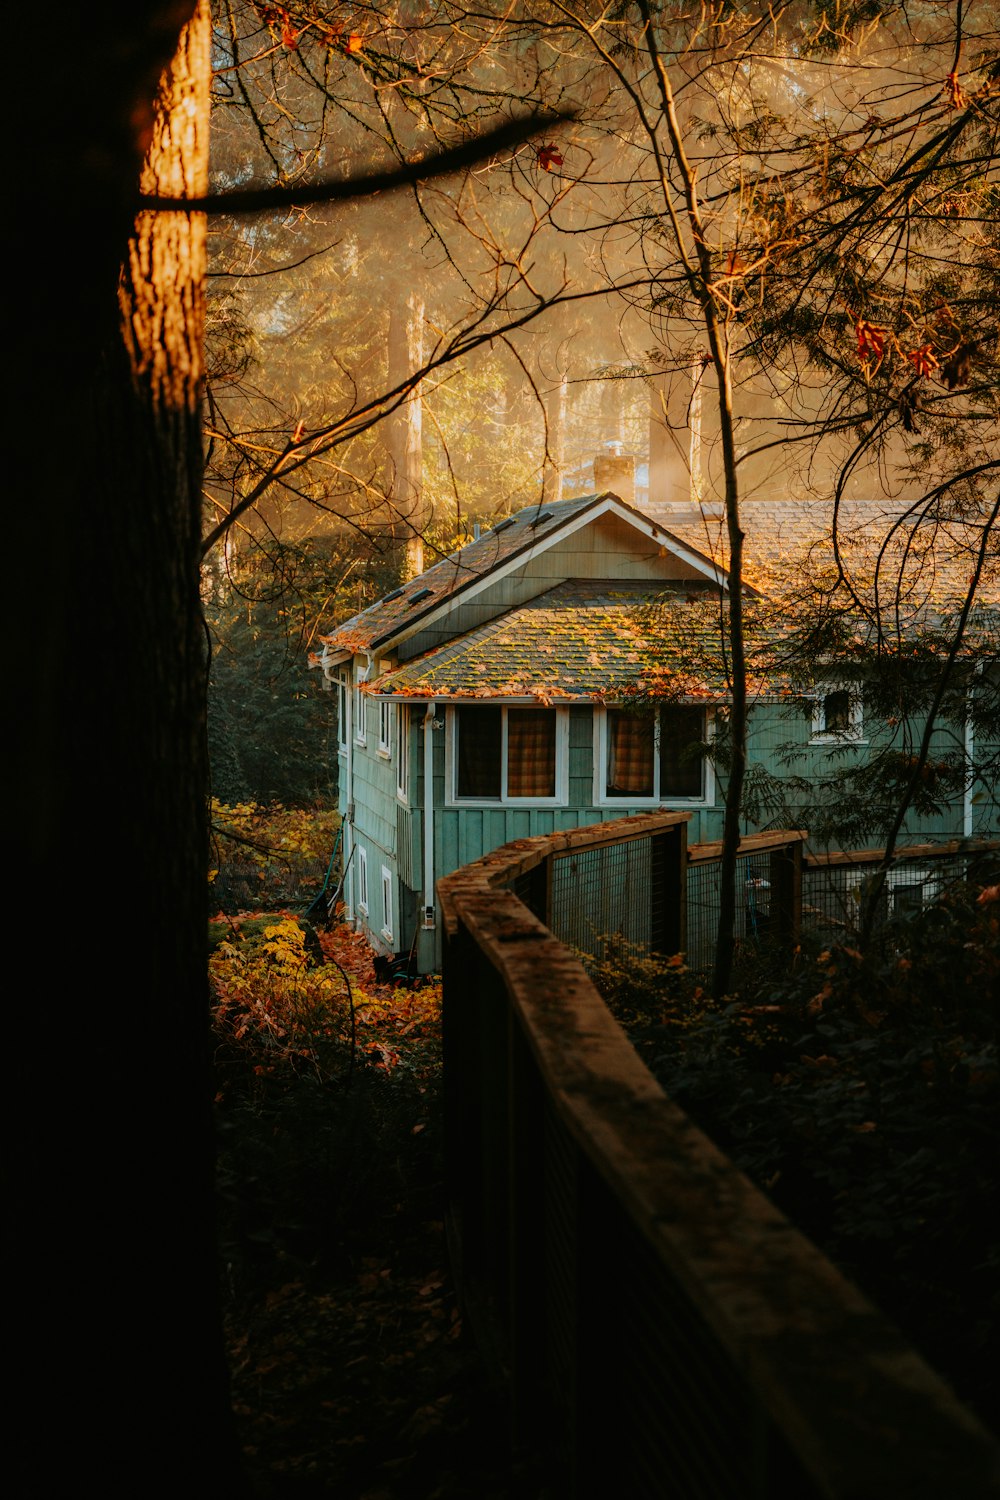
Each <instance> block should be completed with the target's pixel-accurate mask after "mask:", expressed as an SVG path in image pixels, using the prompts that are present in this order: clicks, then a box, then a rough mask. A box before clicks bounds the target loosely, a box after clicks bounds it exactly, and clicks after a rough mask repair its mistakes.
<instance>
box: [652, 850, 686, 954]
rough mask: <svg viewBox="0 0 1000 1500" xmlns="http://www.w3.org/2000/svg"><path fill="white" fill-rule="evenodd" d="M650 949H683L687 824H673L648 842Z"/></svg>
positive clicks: (684, 944) (658, 950) (664, 951)
mask: <svg viewBox="0 0 1000 1500" xmlns="http://www.w3.org/2000/svg"><path fill="white" fill-rule="evenodd" d="M649 842H650V883H649V902H650V913H649V916H650V922H649V926H650V941H649V946H650V950H651V952H653V953H683V952H684V951H685V949H686V948H687V824H686V823H677V824H675V826H674V827H673V828H667V829H666V830H665V831H664V832H663V833H657V834H654V835H653V837H652V838H651V839H650V841H649Z"/></svg>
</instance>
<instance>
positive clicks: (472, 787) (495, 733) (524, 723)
mask: <svg viewBox="0 0 1000 1500" xmlns="http://www.w3.org/2000/svg"><path fill="white" fill-rule="evenodd" d="M558 723H559V713H558V710H556V709H553V708H514V707H506V706H493V705H485V704H484V705H480V704H475V705H472V704H470V705H468V706H465V705H463V706H462V707H460V708H457V709H456V710H455V716H454V734H455V796H456V797H457V798H458V799H459V801H465V800H468V801H470V802H480V801H482V802H508V801H518V802H523V801H532V800H536V799H537V800H551V799H553V798H555V797H557V796H558V743H559V741H558Z"/></svg>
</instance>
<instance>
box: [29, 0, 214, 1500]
mask: <svg viewBox="0 0 1000 1500" xmlns="http://www.w3.org/2000/svg"><path fill="white" fill-rule="evenodd" d="M193 12H194V14H193V17H192V13H193ZM78 13H80V14H79V15H78ZM186 22H190V24H188V25H185V23H186ZM47 23H48V24H49V25H51V28H52V30H51V36H52V38H53V48H52V52H53V59H52V66H53V74H52V76H50V80H49V82H50V92H49V96H48V99H47V103H46V108H45V111H44V112H43V113H44V114H45V115H46V119H45V121H44V123H43V125H42V126H41V127H40V139H39V143H38V146H39V150H38V157H37V158H36V165H37V166H38V170H39V172H40V173H41V174H42V177H43V178H44V180H45V184H46V188H45V194H46V201H45V203H44V205H43V206H42V207H41V208H40V211H39V213H38V214H37V216H36V218H35V222H34V231H35V234H36V236H37V238H36V243H35V245H34V250H33V262H32V269H33V273H34V275H35V276H36V277H37V278H38V284H39V285H40V286H42V287H44V288H45V296H44V297H40V298H37V299H32V311H31V318H30V321H28V320H23V322H18V323H17V324H16V326H15V325H13V324H12V335H11V337H10V338H9V339H8V341H7V344H6V349H7V352H8V357H10V358H13V359H14V360H15V361H16V366H15V367H16V369H17V380H18V386H19V388H18V390H17V392H16V393H15V395H14V397H13V420H14V421H15V425H20V426H21V428H22V431H23V432H24V433H27V432H28V431H29V417H28V412H29V410H30V409H33V410H34V412H35V420H36V423H37V420H38V414H39V413H40V411H41V410H42V408H43V407H44V409H45V412H46V417H47V422H48V424H49V430H50V431H51V432H52V433H53V434H54V435H57V437H56V438H54V439H53V441H51V442H50V444H49V454H50V456H47V457H46V456H44V455H41V452H40V449H39V447H38V446H37V445H36V447H35V452H34V454H33V455H32V468H33V470H34V474H33V480H34V483H33V484H32V485H31V488H30V489H29V488H27V487H25V488H23V489H21V490H20V493H21V494H22V496H23V497H24V498H25V500H27V499H28V497H29V496H30V495H33V496H34V498H35V500H36V501H37V504H38V506H39V508H40V512H39V511H36V512H35V514H34V515H31V514H30V510H29V509H27V508H26V510H25V519H26V520H27V521H28V523H29V524H28V526H27V529H26V535H25V539H24V540H23V542H22V544H21V546H22V549H23V550H22V551H21V552H20V554H19V555H20V556H21V557H22V558H23V559H24V562H25V564H26V567H25V568H24V569H23V570H22V571H23V572H24V573H26V574H33V575H34V576H33V578H31V579H30V587H31V588H32V590H35V591H37V589H38V587H39V586H40V581H41V579H42V578H44V579H45V586H46V589H47V593H48V600H49V604H48V607H47V608H46V610H45V611H44V612H41V613H39V614H37V615H36V628H34V629H32V630H30V631H27V632H26V634H25V637H24V647H23V650H22V652H21V653H20V659H19V663H18V665H19V669H21V670H20V677H21V680H20V682H19V683H15V686H14V691H15V694H16V697H15V701H16V703H17V707H18V713H19V720H20V723H19V735H18V746H17V748H18V751H19V764H18V767H17V771H16V776H15V777H14V778H13V779H12V780H11V781H9V782H8V787H9V789H11V790H12V791H13V790H14V789H15V788H16V797H15V798H14V799H13V800H14V802H15V804H16V805H15V807H14V808H12V818H11V830H10V831H11V834H12V842H11V844H9V845H8V851H9V857H12V858H13V861H14V868H15V869H16V870H17V872H18V882H19V884H20V885H21V886H22V890H23V894H24V897H25V902H24V904H25V907H27V908H30V909H29V910H26V911H25V913H24V917H23V920H22V921H21V922H20V923H19V927H20V929H21V930H20V935H19V944H20V945H21V950H20V951H22V952H23V953H24V954H25V955H26V969H25V983H24V987H23V992H22V994H21V995H20V1000H19V1006H18V1010H19V1015H20V1017H21V1021H22V1023H23V1027H24V1030H23V1039H22V1043H21V1044H20V1045H19V1046H18V1047H16V1048H14V1049H12V1050H11V1052H10V1054H9V1059H8V1070H7V1078H6V1080H5V1089H4V1097H5V1101H6V1103H7V1104H8V1106H12V1108H13V1111H14V1113H13V1116H12V1118H11V1119H10V1120H9V1121H8V1125H7V1131H6V1135H7V1142H8V1160H9V1162H10V1171H9V1174H8V1185H7V1190H6V1195H5V1213H6V1217H7V1219H8V1223H9V1224H12V1225H13V1226H15V1234H14V1235H13V1236H12V1237H11V1241H10V1252H9V1253H10V1256H11V1262H12V1263H10V1264H8V1266H7V1267H6V1275H5V1285H6V1286H7V1287H8V1290H9V1291H10V1292H11V1293H12V1294H14V1293H15V1291H16V1296H13V1305H14V1313H15V1316H14V1318H13V1319H12V1321H13V1322H14V1323H15V1325H17V1326H16V1327H15V1328H14V1330H13V1334H12V1337H9V1338H8V1344H7V1350H8V1359H9V1360H10V1362H11V1369H12V1372H15V1380H16V1385H17V1392H18V1397H19V1403H20V1405H19V1412H18V1415H17V1416H16V1417H15V1418H14V1419H13V1420H12V1421H11V1422H10V1424H9V1430H10V1431H11V1432H12V1433H13V1434H14V1437H15V1441H16V1442H17V1445H18V1449H19V1454H18V1457H17V1458H16V1459H15V1460H13V1466H14V1468H15V1471H16V1477H15V1483H14V1488H15V1492H16V1493H18V1494H19V1495H32V1496H34V1495H38V1496H46V1497H47V1496H55V1495H64V1494H72V1493H75V1492H76V1491H77V1490H79V1489H80V1488H82V1487H86V1486H88V1485H89V1486H90V1487H92V1488H95V1489H96V1490H97V1491H99V1493H100V1494H101V1495H102V1496H119V1495H130V1496H131V1495H138V1494H142V1495H155V1496H160V1495H163V1496H166V1495H171V1496H173V1495H176V1494H178V1493H183V1492H184V1490H185V1489H187V1488H190V1487H191V1485H192V1483H193V1482H194V1483H195V1487H196V1488H205V1489H206V1490H212V1491H214V1492H216V1493H223V1492H225V1493H229V1494H238V1493H239V1492H240V1490H239V1479H238V1476H237V1471H236V1469H235V1465H234V1463H233V1460H232V1452H233V1450H232V1447H231V1445H230V1442H229V1436H228V1427H227V1410H228V1404H227V1399H226V1388H225V1376H224V1361H223V1357H222V1346H221V1326H220V1318H219V1309H218V1305H217V1291H216V1285H217V1269H216V1257H215V1248H214V1230H213V1206H212V1204H213V1189H212V1137H211V1124H210V1091H209V1085H208V1078H209V1072H208V1061H209V1050H208V1014H207V1010H208V1007H207V994H206V981H205V896H204V891H205V885H204V882H205V853H206V849H205V790H206V766H205V752H204V724H203V704H204V691H203V676H204V650H203V640H202V634H201V631H202V626H201V619H200V610H199V600H198V568H197V555H198V535H199V512H200V502H199V495H200V460H201V445H200V436H199V414H198V409H199V398H200V384H201V295H202V293H201V286H202V278H203V272H204V234H205V230H204V224H203V222H202V221H200V220H199V219H198V218H197V217H190V218H189V217H187V216H184V215H169V216H167V215H164V216H158V217H156V218H152V217H143V218H142V219H140V220H139V222H138V223H137V224H136V225H135V227H134V231H133V233H132V235H131V238H130V237H129V223H130V219H131V216H132V215H133V214H134V203H135V192H136V186H137V183H138V179H139V175H140V169H141V170H142V175H143V184H144V186H145V187H146V188H148V189H165V190H167V191H176V190H178V189H180V190H182V191H185V192H198V191H200V190H201V189H203V187H204V185H205V183H206V173H207V122H208V87H209V76H210V73H209V68H210V57H209V45H210V33H209V24H210V23H209V16H208V10H207V5H204V4H202V5H199V6H198V7H197V10H195V7H194V6H193V5H192V4H176V3H175V4H130V5H111V6H110V7H108V8H107V10H105V11H103V12H102V13H101V15H100V16H98V15H96V14H95V13H94V12H93V10H90V9H87V8H85V7H84V8H81V7H78V6H69V5H63V4H56V5H55V7H54V10H52V11H50V12H47ZM182 28H184V29H183V31H182ZM178 39H179V40H178ZM175 49H176V55H175V56H174V61H173V65H172V67H171V68H170V70H169V72H168V73H167V75H166V76H165V78H164V80H163V84H162V86H161V89H160V92H159V95H158V96H157V95H156V78H157V75H158V73H159V72H160V70H161V69H162V67H163V64H164V62H166V61H167V60H169V58H170V57H171V55H172V54H174V53H175ZM84 85H85V90H84V88H83V86H84ZM13 86H14V90H15V100H16V97H17V89H18V88H19V80H16V79H15V80H14V81H13ZM154 98H155V99H156V102H155V106H154V104H153V100H154ZM38 113H39V112H38V109H37V98H34V97H33V98H32V101H31V116H30V117H36V116H37V115H38ZM28 117H29V116H28V115H27V114H26V115H25V118H28ZM144 152H146V153H147V160H146V165H145V167H144V168H143V167H142V157H143V153H144ZM15 211H16V207H15ZM123 263H124V270H122V269H121V268H122V265H123ZM39 436H40V432H39ZM40 458H41V462H40ZM31 477H32V476H31V475H29V474H28V473H27V472H26V465H25V464H24V463H23V462H22V464H21V473H20V476H19V478H20V481H21V482H22V483H25V482H26V481H28V482H30V479H31ZM39 513H41V514H44V517H45V521H44V525H43V526H39V524H38V519H39ZM19 519H20V518H19ZM16 545H17V544H16V543H15V546H16ZM15 584H16V585H17V586H20V587H25V588H26V585H25V583H24V582H23V581H22V579H20V578H19V579H17V580H15ZM23 618H24V619H25V620H27V616H26V615H25V616H24V617H23ZM9 1415H10V1414H9Z"/></svg>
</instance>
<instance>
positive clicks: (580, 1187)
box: [438, 815, 1000, 1500]
mask: <svg viewBox="0 0 1000 1500" xmlns="http://www.w3.org/2000/svg"><path fill="white" fill-rule="evenodd" d="M664 816H666V817H668V818H669V817H670V816H672V815H653V818H657V817H659V818H660V819H661V820H662V818H663V817H664ZM641 821H642V820H641V819H627V820H623V822H622V825H621V826H622V832H623V834H624V836H625V837H627V838H630V839H631V838H634V837H636V836H638V827H639V823H640V822H641ZM654 826H655V827H656V828H657V829H658V830H659V829H661V827H662V824H661V823H657V824H655V825H654V823H653V821H652V820H650V822H649V825H648V831H651V830H652V829H653V827H654ZM580 832H582V830H578V831H577V832H576V833H575V834H573V835H568V836H567V835H560V836H559V837H558V838H555V839H553V838H541V839H530V840H520V841H518V842H517V843H516V844H514V845H511V846H508V847H507V848H506V849H501V850H497V851H495V852H494V853H493V854H491V855H488V856H487V857H486V858H485V859H483V860H480V861H477V862H476V864H474V865H470V866H467V867H465V868H464V869H463V870H461V871H458V872H456V874H454V875H451V876H448V877H446V878H445V879H444V880H442V881H441V882H440V883H439V887H438V890H439V894H440V899H441V903H442V907H443V909H444V911H445V920H446V932H447V941H446V951H445V971H444V985H445V989H444V994H445V1108H446V1130H447V1140H448V1181H449V1193H450V1197H451V1228H452V1231H453V1236H454V1244H455V1250H456V1274H457V1276H458V1280H459V1285H460V1290H461V1294H462V1296H463V1300H464V1301H465V1304H466V1307H467V1310H468V1311H469V1312H470V1315H471V1316H472V1320H473V1322H476V1321H478V1322H479V1323H480V1325H481V1326H486V1327H489V1328H490V1329H491V1330H492V1335H493V1338H494V1350H495V1352H496V1353H497V1355H498V1358H499V1362H500V1364H501V1365H502V1367H503V1369H504V1371H505V1374H506V1376H507V1379H508V1384H509V1390H510V1400H511V1412H512V1430H513V1435H514V1438H515V1441H516V1442H518V1443H520V1444H521V1445H522V1446H523V1447H525V1448H527V1449H528V1450H531V1449H532V1448H537V1447H538V1446H539V1445H541V1446H542V1447H543V1448H544V1447H546V1446H547V1447H548V1450H549V1469H550V1473H549V1475H548V1482H549V1485H550V1487H551V1488H552V1489H553V1491H554V1492H555V1493H557V1494H561V1495H566V1496H570V1497H575V1500H582V1497H584V1496H589V1495H598V1494H603V1493H605V1491H607V1492H613V1493H620V1494H628V1495H629V1496H630V1500H632V1497H639V1496H649V1497H650V1500H660V1497H661V1496H663V1495H666V1494H670V1495H672V1496H676V1497H677V1500H695V1497H701V1496H703V1495H704V1496H708V1495H724V1496H729V1495H732V1496H733V1497H734V1500H735V1497H736V1496H739V1497H741V1500H742V1497H744V1496H755V1497H759V1500H764V1497H767V1500H773V1497H777V1496H779V1495H782V1496H783V1495H786V1494H788V1495H794V1496H795V1497H796V1500H799V1497H801V1500H807V1497H812V1496H823V1497H828V1500H848V1497H851V1500H860V1497H868V1496H870V1497H873V1500H874V1497H878V1500H885V1497H886V1496H895V1495H906V1496H907V1497H908V1500H923V1497H926V1500H939V1497H940V1496H942V1495H948V1496H949V1497H954V1500H959V1497H968V1500H971V1497H973V1496H975V1497H977V1500H982V1497H985V1496H997V1495H1000V1445H998V1444H997V1443H996V1442H995V1441H994V1439H993V1438H992V1437H991V1436H990V1435H989V1434H988V1433H987V1432H986V1431H985V1430H984V1429H983V1428H982V1427H981V1426H980V1425H979V1424H978V1422H977V1421H976V1419H975V1418H974V1417H973V1416H972V1415H971V1414H970V1413H969V1412H968V1411H967V1410H966V1409H965V1408H964V1407H963V1406H961V1404H960V1403H959V1402H958V1401H957V1399H956V1398H955V1397H954V1395H953V1394H952V1393H951V1391H950V1390H949V1389H948V1387H947V1386H946V1385H945V1384H944V1383H943V1382H942V1381H941V1380H940V1378H939V1377H938V1376H937V1375H936V1374H935V1373H934V1372H933V1371H932V1370H931V1369H930V1368H929V1367H928V1366H927V1365H926V1364H925V1363H924V1362H923V1361H922V1360H921V1359H920V1357H919V1356H918V1355H917V1354H916V1353H915V1352H914V1351H913V1350H912V1349H911V1348H910V1347H909V1346H908V1345H907V1344H906V1343H905V1341H904V1340H903V1339H902V1337H901V1336H900V1335H899V1333H898V1332H897V1331H896V1330H895V1329H894V1328H893V1327H892V1326H891V1325H890V1324H888V1322H887V1321H886V1320H885V1319H884V1318H883V1316H882V1315H881V1314H880V1313H879V1312H878V1310H877V1309H876V1308H875V1307H873V1306H872V1304H871V1303H870V1302H869V1301H868V1300H867V1299H866V1298H865V1297H864V1296H863V1295H862V1294H861V1293H860V1292H859V1291H858V1290H857V1289H856V1288H855V1287H854V1286H853V1285H852V1284H851V1283H849V1282H848V1281H847V1280H846V1279H845V1278H844V1277H843V1276H842V1275H841V1274H840V1273H839V1272H838V1271H837V1270H836V1269H835V1268H834V1267H833V1265H832V1264H831V1263H830V1262H829V1261H827V1260H826V1259H825V1258H824V1257H823V1256H822V1255H821V1254H820V1252H819V1251H818V1250H817V1249H816V1248H815V1247H814V1246H813V1245H812V1244H811V1243H810V1242H809V1241H808V1240H806V1239H805V1238H804V1236H802V1235H801V1234H800V1233H799V1232H798V1231H797V1230H795V1229H794V1228H793V1227H792V1226H791V1224H790V1223H789V1222H788V1221H787V1220H786V1219H785V1218H784V1217H783V1216H782V1215H781V1214H780V1213H779V1212H778V1210H777V1209H776V1208H775V1207H774V1206H773V1205H772V1204H771V1203H770V1202H769V1200H768V1199H766V1198H765V1197H764V1196H763V1195H762V1194H761V1193H759V1192H758V1191H757V1190H756V1189H755V1188H754V1187H753V1186H752V1185H751V1184H750V1183H749V1182H748V1181H747V1179H746V1178H745V1177H744V1176H743V1175H742V1174H741V1173H740V1172H739V1171H737V1170H736V1168H735V1167H734V1166H733V1165H732V1164H731V1163H730V1162H729V1161H728V1160H727V1159H726V1158H725V1157H724V1156H723V1155H722V1153H721V1152H720V1151H718V1149H717V1148H716V1147H715V1146H714V1145H713V1144H712V1143H711V1142H710V1141H709V1140H708V1139H707V1138H706V1137H705V1136H704V1135H703V1134H702V1133H701V1132H700V1131H699V1130H698V1129H697V1128H696V1127H695V1126H694V1125H693V1124H692V1122H691V1121H690V1120H689V1119H688V1118H687V1116H686V1115H685V1114H684V1113H683V1112H682V1111H681V1110H680V1109H679V1108H677V1107H676V1106H675V1105H674V1104H672V1103H671V1102H670V1100H668V1099H667V1097H666V1095H665V1094H664V1093H663V1090H662V1089H661V1088H660V1086H659V1084H658V1083H657V1082H656V1081H655V1079H654V1078H653V1077H652V1075H651V1074H650V1073H649V1071H648V1070H647V1069H646V1067H645V1066H644V1064H643V1063H642V1062H641V1061H640V1059H639V1058H638V1056H637V1055H636V1053H635V1052H634V1050H633V1048H632V1047H631V1046H630V1044H629V1042H628V1040H627V1038H626V1037H625V1035H624V1033H623V1032H622V1031H621V1029H620V1027H619V1026H618V1024H617V1023H616V1022H615V1021H614V1019H613V1018H612V1016H611V1015H610V1013H609V1011H608V1010H607V1007H606V1006H605V1005H604V1002H603V1001H602V1000H601V998H600V996H599V995H598V994H597V992H596V990H595V989H594V987H593V985H592V984H591V982H590V980H589V979H588V977H587V975H586V973H585V971H584V970H583V968H582V966H581V964H580V963H579V962H578V960H577V959H576V958H575V957H574V956H573V954H572V953H570V952H569V950H567V949H566V948H565V947H564V946H563V945H562V944H560V943H559V942H558V941H557V940H556V939H555V938H554V937H553V936H552V934H551V933H550V932H548V930H547V929H546V928H545V927H544V926H543V924H542V923H541V922H539V921H538V919H537V918H536V917H535V916H533V915H532V914H531V912H530V911H529V910H528V909H527V908H526V907H525V905H524V904H523V902H521V901H520V900H519V899H518V898H517V897H516V896H515V895H514V894H513V893H512V892H511V891H510V890H505V889H502V887H503V886H505V885H509V884H510V883H511V881H512V880H513V879H515V878H516V877H517V876H518V875H521V874H524V873H525V872H527V871H531V870H537V869H538V868H539V866H540V865H542V864H543V863H544V860H545V859H546V858H547V857H548V856H549V855H550V854H552V853H554V852H556V850H557V849H565V848H566V839H567V837H568V838H570V839H575V838H576V837H577V835H578V834H579V833H580ZM614 832H615V829H614V825H609V824H606V825H603V827H602V828H601V830H600V834H601V838H602V840H603V841H605V842H606V841H607V840H608V838H609V836H613V834H614ZM577 847H580V846H579V845H577ZM713 1423H717V1430H715V1429H714V1428H713Z"/></svg>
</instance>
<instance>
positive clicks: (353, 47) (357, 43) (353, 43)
mask: <svg viewBox="0 0 1000 1500" xmlns="http://www.w3.org/2000/svg"><path fill="white" fill-rule="evenodd" d="M364 44H365V39H364V37H363V36H358V34H357V32H355V31H352V32H351V34H350V36H349V37H348V38H347V50H348V52H360V51H361V49H362V47H363V46H364Z"/></svg>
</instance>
